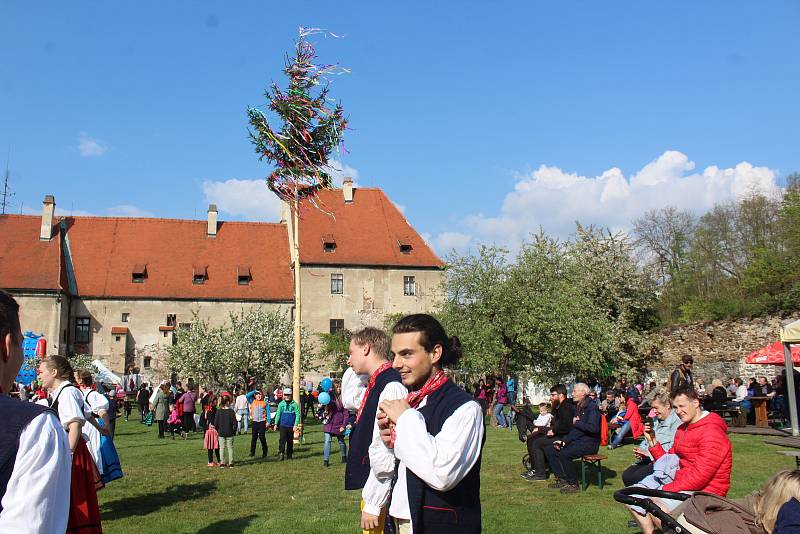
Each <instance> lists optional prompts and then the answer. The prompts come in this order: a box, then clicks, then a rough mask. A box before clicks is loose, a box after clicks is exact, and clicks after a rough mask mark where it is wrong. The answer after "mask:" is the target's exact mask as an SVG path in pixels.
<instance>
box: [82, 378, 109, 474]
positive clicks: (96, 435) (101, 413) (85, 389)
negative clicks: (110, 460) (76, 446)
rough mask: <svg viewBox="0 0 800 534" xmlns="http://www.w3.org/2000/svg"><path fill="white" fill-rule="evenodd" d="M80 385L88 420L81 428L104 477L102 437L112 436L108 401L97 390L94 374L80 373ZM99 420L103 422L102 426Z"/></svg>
mask: <svg viewBox="0 0 800 534" xmlns="http://www.w3.org/2000/svg"><path fill="white" fill-rule="evenodd" d="M77 375H78V384H80V387H81V394H82V395H83V415H84V417H85V418H86V423H85V424H84V425H83V427H82V428H81V433H82V434H83V439H84V440H85V441H86V448H88V449H89V454H91V455H92V459H93V460H94V463H95V465H96V466H97V471H98V472H99V473H100V476H101V478H102V476H103V457H102V456H101V453H100V439H101V436H102V435H106V436H108V435H110V432H109V430H108V429H109V428H111V425H110V422H109V419H108V399H107V398H106V397H105V396H104V395H101V394H100V393H98V392H97V391H96V390H95V385H94V379H93V378H92V372H91V371H89V370H83V371H80V372H78V374H77ZM97 419H101V420H102V421H103V425H102V426H100V425H99V424H98V422H97Z"/></svg>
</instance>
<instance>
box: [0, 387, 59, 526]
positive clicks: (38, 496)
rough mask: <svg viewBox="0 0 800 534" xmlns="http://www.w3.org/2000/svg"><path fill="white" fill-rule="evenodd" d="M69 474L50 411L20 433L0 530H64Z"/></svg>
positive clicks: (57, 423) (56, 426)
mask: <svg viewBox="0 0 800 534" xmlns="http://www.w3.org/2000/svg"><path fill="white" fill-rule="evenodd" d="M65 395H66V393H65ZM62 398H63V397H62ZM59 404H61V401H59ZM71 476H72V458H71V452H70V449H69V442H68V441H67V434H66V432H64V429H63V428H62V425H61V424H60V423H59V421H58V420H57V419H56V418H55V416H54V415H53V414H52V413H50V412H46V413H43V414H41V415H39V416H37V417H35V418H34V419H33V420H32V421H31V422H30V423H28V426H26V427H25V428H24V429H22V432H21V433H20V437H19V449H18V450H17V456H16V460H15V461H14V470H13V471H12V472H11V478H10V479H9V480H8V486H7V487H6V493H5V495H3V511H2V512H0V532H30V533H41V534H50V533H52V532H64V531H66V530H67V519H68V518H69V495H70V480H71Z"/></svg>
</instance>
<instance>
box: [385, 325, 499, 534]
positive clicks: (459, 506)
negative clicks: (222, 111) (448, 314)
mask: <svg viewBox="0 0 800 534" xmlns="http://www.w3.org/2000/svg"><path fill="white" fill-rule="evenodd" d="M392 333H393V336H392V353H393V354H394V362H393V366H394V368H395V369H396V370H397V371H398V372H399V373H400V376H401V377H402V380H403V384H404V385H405V386H406V387H407V388H408V390H409V391H410V393H409V394H408V397H407V398H406V399H400V400H387V401H383V402H381V404H380V410H379V413H378V421H379V425H380V427H381V439H382V440H383V442H384V444H386V446H387V447H389V448H393V449H394V456H395V457H396V458H397V460H399V462H400V463H399V465H398V470H397V482H396V484H395V486H394V489H393V491H392V496H391V504H390V506H389V515H390V516H391V517H392V518H393V520H394V521H395V524H396V526H397V531H398V532H399V533H400V534H410V533H412V532H413V533H414V534H423V533H424V534H433V533H437V532H458V533H459V534H473V533H478V532H480V531H481V503H480V469H481V449H482V448H483V442H484V421H483V411H482V410H481V407H480V406H479V405H478V403H477V402H475V401H474V400H473V399H472V396H471V395H468V394H467V393H466V392H465V391H464V390H462V389H460V388H459V387H458V386H456V385H455V384H454V383H453V382H452V381H451V380H449V379H448V378H447V376H446V375H445V373H444V371H443V370H442V368H443V366H447V365H453V364H455V363H456V362H457V361H458V359H459V358H460V357H461V353H462V350H461V343H460V342H459V340H458V338H456V337H450V338H448V337H447V335H446V334H445V331H444V328H442V325H441V324H440V323H439V321H437V320H436V319H435V318H433V317H431V316H430V315H425V314H415V315H409V316H406V317H404V318H402V319H400V321H398V322H397V324H396V325H395V326H394V328H393V329H392Z"/></svg>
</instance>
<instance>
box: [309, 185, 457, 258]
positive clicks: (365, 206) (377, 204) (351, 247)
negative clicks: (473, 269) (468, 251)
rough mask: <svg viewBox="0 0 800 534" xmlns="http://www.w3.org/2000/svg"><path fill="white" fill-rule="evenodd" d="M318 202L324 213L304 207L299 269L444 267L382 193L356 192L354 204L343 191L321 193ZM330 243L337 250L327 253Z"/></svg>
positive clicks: (333, 190)
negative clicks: (312, 266)
mask: <svg viewBox="0 0 800 534" xmlns="http://www.w3.org/2000/svg"><path fill="white" fill-rule="evenodd" d="M316 202H317V205H318V206H319V208H321V209H317V208H316V207H314V206H312V205H310V203H309V202H308V201H305V202H303V203H302V204H301V207H300V262H301V263H305V264H326V265H380V266H397V267H443V266H444V263H443V262H442V260H440V259H439V258H438V257H437V256H436V254H435V253H434V252H433V250H431V248H430V247H429V246H428V245H427V244H426V243H425V241H424V240H423V239H422V237H421V236H420V235H419V234H418V233H417V232H416V230H414V228H412V227H411V225H410V224H408V221H406V219H405V217H403V214H402V213H400V210H399V209H397V207H396V206H395V205H394V204H393V203H392V202H391V201H390V200H389V198H388V197H387V196H386V194H385V193H384V192H383V191H382V190H380V189H377V188H361V187H359V188H354V191H353V202H352V203H350V204H347V203H345V201H344V195H343V194H342V190H341V189H332V190H323V191H321V192H320V195H319V198H318V199H317V201H316ZM331 239H333V241H332V242H335V243H336V249H335V251H334V252H325V247H324V243H325V242H326V241H327V242H331V241H330V240H331ZM401 244H403V245H410V246H411V251H410V253H409V254H403V253H402V252H400V245H401Z"/></svg>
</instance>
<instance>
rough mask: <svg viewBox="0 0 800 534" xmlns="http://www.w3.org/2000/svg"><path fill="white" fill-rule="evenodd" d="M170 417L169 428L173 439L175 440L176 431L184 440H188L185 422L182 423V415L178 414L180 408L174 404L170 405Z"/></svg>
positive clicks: (168, 420) (168, 419)
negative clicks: (184, 429)
mask: <svg viewBox="0 0 800 534" xmlns="http://www.w3.org/2000/svg"><path fill="white" fill-rule="evenodd" d="M169 409H170V412H169V417H168V418H167V428H169V433H170V434H172V439H175V431H176V430H177V431H178V432H179V433H180V435H181V437H182V438H183V439H186V433H185V432H184V431H183V421H181V414H179V413H178V407H177V406H175V405H174V404H170V405H169Z"/></svg>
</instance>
